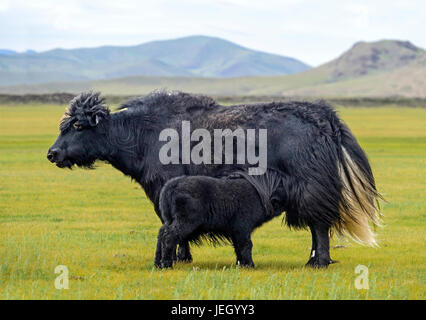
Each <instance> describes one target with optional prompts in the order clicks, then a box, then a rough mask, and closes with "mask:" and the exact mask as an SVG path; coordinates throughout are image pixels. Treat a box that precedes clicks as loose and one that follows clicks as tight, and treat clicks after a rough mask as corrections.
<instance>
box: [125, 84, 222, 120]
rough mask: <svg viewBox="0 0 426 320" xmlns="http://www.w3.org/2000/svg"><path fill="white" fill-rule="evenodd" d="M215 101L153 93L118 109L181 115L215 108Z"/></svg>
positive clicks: (174, 93) (193, 96)
mask: <svg viewBox="0 0 426 320" xmlns="http://www.w3.org/2000/svg"><path fill="white" fill-rule="evenodd" d="M217 105H218V104H217V103H216V101H215V100H214V99H212V98H210V97H208V96H204V95H195V94H189V93H185V92H180V91H171V92H170V91H163V90H161V91H154V92H151V93H149V94H148V95H146V96H144V97H138V98H134V99H132V100H130V101H128V102H125V103H124V104H122V105H121V106H120V107H119V108H118V109H119V110H121V109H128V110H131V111H134V112H140V113H144V114H159V115H164V116H166V115H167V114H181V113H187V112H195V111H197V110H206V109H212V108H214V107H216V106H217Z"/></svg>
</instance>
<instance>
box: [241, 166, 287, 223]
mask: <svg viewBox="0 0 426 320" xmlns="http://www.w3.org/2000/svg"><path fill="white" fill-rule="evenodd" d="M233 175H234V176H240V177H241V178H244V179H245V180H247V181H248V182H249V183H250V184H251V185H252V186H253V187H254V188H255V189H256V191H257V193H258V195H259V197H260V199H261V201H262V205H263V207H264V209H265V213H266V214H267V215H268V216H274V215H275V214H276V212H275V210H274V207H273V205H272V197H273V195H274V193H275V191H276V190H277V189H278V187H279V186H280V184H281V182H282V177H281V175H280V174H279V173H278V172H276V171H275V170H271V169H270V170H267V171H266V172H265V173H264V174H263V175H253V176H252V175H249V174H247V173H246V172H244V171H236V172H234V173H233Z"/></svg>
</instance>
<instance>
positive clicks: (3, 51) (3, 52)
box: [0, 49, 16, 56]
mask: <svg viewBox="0 0 426 320" xmlns="http://www.w3.org/2000/svg"><path fill="white" fill-rule="evenodd" d="M15 53H16V51H13V50H9V49H0V56H7V55H10V54H15Z"/></svg>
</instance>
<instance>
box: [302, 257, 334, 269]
mask: <svg viewBox="0 0 426 320" xmlns="http://www.w3.org/2000/svg"><path fill="white" fill-rule="evenodd" d="M336 262H337V261H334V260H332V259H330V258H329V257H321V256H315V257H311V258H310V259H309V261H308V263H307V264H306V266H307V267H311V268H317V269H320V268H327V267H328V265H329V264H332V263H336Z"/></svg>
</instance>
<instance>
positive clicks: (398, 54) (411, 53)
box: [323, 40, 425, 81]
mask: <svg viewBox="0 0 426 320" xmlns="http://www.w3.org/2000/svg"><path fill="white" fill-rule="evenodd" d="M424 52H425V51H424V50H423V49H420V48H418V47H416V46H415V45H413V44H412V43H410V42H408V41H398V40H382V41H377V42H357V43H355V44H354V45H353V47H352V48H351V49H350V50H348V51H347V52H345V53H344V54H342V55H341V56H340V57H338V58H337V59H335V60H333V61H330V62H329V63H327V64H325V65H324V66H323V68H324V69H327V70H328V73H329V77H330V79H329V80H333V81H336V80H341V79H344V78H346V79H347V78H353V77H360V76H365V75H367V74H372V73H378V72H383V71H388V70H394V69H397V68H400V67H403V66H406V65H408V64H410V63H411V62H412V61H414V60H416V59H417V58H418V57H419V56H421V55H423V54H424Z"/></svg>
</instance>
